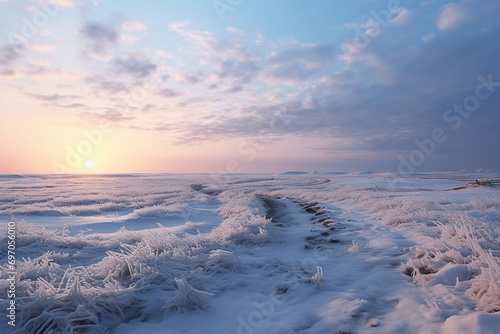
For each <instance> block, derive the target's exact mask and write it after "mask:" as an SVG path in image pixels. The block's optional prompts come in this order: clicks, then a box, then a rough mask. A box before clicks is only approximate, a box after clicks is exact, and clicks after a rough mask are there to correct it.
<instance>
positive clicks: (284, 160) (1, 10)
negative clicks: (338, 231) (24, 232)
mask: <svg viewBox="0 0 500 334" xmlns="http://www.w3.org/2000/svg"><path fill="white" fill-rule="evenodd" d="M498 17H500V2H499V1H494V0H490V1H486V0H462V1H434V0H424V1H415V0H408V1H397V0H396V1H394V0H390V1H379V0H371V1H368V0H352V1H340V0H339V1H335V0H332V1H326V0H315V1H307V2H306V1H298V0H286V1H285V0H274V1H263V0H252V1H250V0H215V1H213V0H206V1H202V0H192V1H147V2H145V1H141V2H139V1H130V0H126V1H105V0H93V1H83V0H29V1H26V0H20V1H14V0H0V98H1V104H0V174H29V173H44V174H45V173H279V172H285V171H290V170H300V171H308V172H312V171H319V172H329V171H365V170H371V171H375V172H397V173H399V174H404V175H406V174H409V173H413V172H426V171H460V170H464V169H466V170H468V171H476V170H479V171H483V170H484V171H487V170H492V171H499V170H500V155H499V154H498V153H499V151H500V150H499V142H500V131H498V127H499V125H500V122H499V121H500V112H499V106H500V66H499V65H500V62H499V59H500V37H499V36H500V20H498Z"/></svg>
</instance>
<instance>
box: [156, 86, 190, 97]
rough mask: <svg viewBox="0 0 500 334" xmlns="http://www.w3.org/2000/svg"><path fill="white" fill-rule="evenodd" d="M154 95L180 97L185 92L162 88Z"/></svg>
mask: <svg viewBox="0 0 500 334" xmlns="http://www.w3.org/2000/svg"><path fill="white" fill-rule="evenodd" d="M156 95H158V96H161V97H166V98H174V97H181V96H184V95H185V94H184V93H182V92H179V91H176V90H173V89H170V88H163V89H161V90H159V91H158V92H157V93H156Z"/></svg>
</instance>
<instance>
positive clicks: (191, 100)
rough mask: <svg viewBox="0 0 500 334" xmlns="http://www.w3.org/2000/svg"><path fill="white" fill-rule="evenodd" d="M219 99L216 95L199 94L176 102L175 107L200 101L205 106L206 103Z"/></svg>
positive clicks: (182, 106) (183, 106)
mask: <svg viewBox="0 0 500 334" xmlns="http://www.w3.org/2000/svg"><path fill="white" fill-rule="evenodd" d="M219 101H221V99H220V98H218V97H212V96H202V95H200V96H193V97H188V98H186V99H184V100H182V101H181V102H179V103H177V107H179V108H185V107H187V106H191V105H196V104H200V103H202V104H203V105H204V106H206V105H209V104H213V103H216V102H219Z"/></svg>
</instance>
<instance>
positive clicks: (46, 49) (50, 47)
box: [27, 45, 56, 52]
mask: <svg viewBox="0 0 500 334" xmlns="http://www.w3.org/2000/svg"><path fill="white" fill-rule="evenodd" d="M27 48H28V49H29V50H32V51H38V52H50V51H54V49H55V48H56V47H55V46H54V45H28V46H27Z"/></svg>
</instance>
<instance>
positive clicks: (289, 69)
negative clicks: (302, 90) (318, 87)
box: [266, 45, 335, 83]
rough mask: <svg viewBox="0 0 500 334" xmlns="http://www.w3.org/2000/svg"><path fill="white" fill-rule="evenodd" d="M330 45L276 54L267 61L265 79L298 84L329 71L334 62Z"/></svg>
mask: <svg viewBox="0 0 500 334" xmlns="http://www.w3.org/2000/svg"><path fill="white" fill-rule="evenodd" d="M334 55H335V52H334V49H333V47H332V46H331V45H315V46H312V47H300V48H295V49H291V50H286V51H283V52H279V53H276V54H274V55H272V56H271V57H270V58H269V59H268V62H267V64H268V67H267V69H266V77H268V78H270V79H273V80H277V81H283V82H287V83H300V82H305V81H308V80H311V79H313V78H316V77H317V76H318V74H320V73H322V72H327V71H329V70H331V67H332V65H333V64H334V62H335V57H334Z"/></svg>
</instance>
